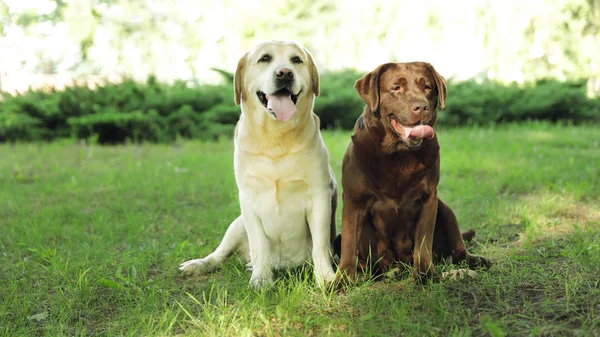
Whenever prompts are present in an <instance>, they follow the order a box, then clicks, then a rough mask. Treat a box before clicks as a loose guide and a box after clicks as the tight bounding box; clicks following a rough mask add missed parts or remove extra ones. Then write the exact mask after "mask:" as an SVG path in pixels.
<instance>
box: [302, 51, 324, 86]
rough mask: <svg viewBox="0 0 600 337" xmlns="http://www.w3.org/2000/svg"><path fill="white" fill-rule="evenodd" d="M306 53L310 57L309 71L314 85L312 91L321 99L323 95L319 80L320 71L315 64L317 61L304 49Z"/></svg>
mask: <svg viewBox="0 0 600 337" xmlns="http://www.w3.org/2000/svg"><path fill="white" fill-rule="evenodd" d="M304 52H305V53H306V56H307V57H308V71H309V73H310V82H311V83H312V91H313V93H314V94H315V96H317V97H319V94H320V93H321V84H320V79H319V69H317V65H316V64H315V60H314V59H313V56H312V55H311V53H310V52H309V51H308V49H306V48H304Z"/></svg>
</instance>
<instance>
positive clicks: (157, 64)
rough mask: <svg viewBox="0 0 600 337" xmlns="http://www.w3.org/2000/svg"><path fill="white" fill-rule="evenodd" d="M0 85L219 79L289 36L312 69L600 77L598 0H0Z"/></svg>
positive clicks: (505, 77) (520, 78) (521, 78)
mask: <svg viewBox="0 0 600 337" xmlns="http://www.w3.org/2000/svg"><path fill="white" fill-rule="evenodd" d="M0 18H1V19H0V76H1V77H0V88H1V89H2V90H4V91H14V90H22V89H25V88H27V87H28V86H33V87H36V86H40V85H42V84H51V85H56V86H59V87H60V86H63V85H65V84H68V83H69V82H70V81H71V79H73V78H81V77H87V78H88V79H91V80H92V81H93V79H94V78H99V77H103V78H111V79H114V80H118V79H119V78H121V77H122V76H129V77H133V78H134V79H139V80H143V79H145V78H146V77H147V76H148V75H149V74H155V75H156V76H157V77H158V79H159V80H161V81H166V82H170V81H173V80H176V79H183V80H195V81H198V82H200V83H206V82H212V81H217V80H220V77H219V75H218V74H216V73H215V72H214V71H211V70H210V69H211V68H213V67H216V68H221V69H225V70H227V71H233V70H234V66H235V64H236V62H237V60H238V59H239V57H240V56H241V55H242V54H243V52H245V51H246V50H248V49H249V48H250V47H251V46H252V45H254V44H256V43H257V42H260V41H262V40H268V39H289V40H296V41H299V42H301V43H302V44H304V45H305V46H306V47H308V48H309V49H310V50H311V51H312V52H313V54H314V56H315V58H316V60H317V64H318V65H319V67H320V68H321V70H322V71H326V70H339V69H343V68H353V69H357V70H360V71H366V70H370V69H373V68H375V67H376V66H377V65H378V64H379V63H382V62H387V61H428V62H431V63H432V64H434V66H435V67H436V68H437V69H438V70H439V71H440V73H442V74H443V75H444V76H445V77H447V78H453V79H455V80H462V79H468V78H482V79H483V78H489V79H496V80H500V81H503V82H512V81H516V82H518V83H524V82H527V81H531V80H535V79H540V78H548V77H550V78H555V79H559V80H564V79H569V78H588V79H589V81H588V86H589V88H588V89H589V90H592V91H594V90H595V91H597V90H599V89H600V88H598V87H597V86H598V81H597V79H598V78H600V62H599V61H600V0H502V1H497V0H480V1H473V0H458V1H447V0H430V1H398V0H390V1H386V0H374V1H334V0H294V1H288V0H252V1H250V0H247V1H232V0H224V1H214V0H211V1H207V0H200V1H198V0H162V1H161V0H127V1H116V0H114V1H113V0H96V1H92V0H26V1H25V0H0Z"/></svg>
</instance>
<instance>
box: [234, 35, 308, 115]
mask: <svg viewBox="0 0 600 337" xmlns="http://www.w3.org/2000/svg"><path fill="white" fill-rule="evenodd" d="M234 91H235V103H236V104H237V105H240V104H241V105H242V110H243V111H253V112H254V111H264V113H265V114H266V115H267V116H269V117H270V118H272V119H274V120H279V121H281V122H286V121H288V120H290V119H292V118H294V115H295V114H296V112H297V111H301V112H304V111H312V107H313V106H312V105H313V102H314V97H315V96H318V95H319V72H318V70H317V67H316V66H315V63H314V61H313V58H312V55H311V54H310V52H309V51H308V50H306V48H304V47H302V46H300V45H299V44H297V43H295V42H289V41H268V42H263V43H261V44H259V45H257V46H256V47H254V48H253V49H252V50H250V51H249V52H247V53H246V54H244V56H242V58H241V59H240V61H239V62H238V65H237V70H236V72H235V77H234Z"/></svg>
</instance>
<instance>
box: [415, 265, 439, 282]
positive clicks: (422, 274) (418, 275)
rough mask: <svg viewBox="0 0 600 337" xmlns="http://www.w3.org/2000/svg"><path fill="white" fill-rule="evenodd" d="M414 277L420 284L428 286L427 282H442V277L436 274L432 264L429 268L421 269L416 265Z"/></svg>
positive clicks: (422, 267) (421, 267) (423, 267)
mask: <svg viewBox="0 0 600 337" xmlns="http://www.w3.org/2000/svg"><path fill="white" fill-rule="evenodd" d="M413 277H414V278H415V280H416V281H417V282H418V283H420V284H427V282H429V281H431V282H439V281H440V277H439V275H438V274H437V273H436V272H435V269H434V268H433V265H432V264H430V265H429V266H420V267H419V266H418V265H416V266H415V267H414V268H413Z"/></svg>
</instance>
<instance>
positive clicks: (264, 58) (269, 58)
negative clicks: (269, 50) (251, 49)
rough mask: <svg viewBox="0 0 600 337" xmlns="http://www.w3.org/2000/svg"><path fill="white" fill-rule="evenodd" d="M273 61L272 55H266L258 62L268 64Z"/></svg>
mask: <svg viewBox="0 0 600 337" xmlns="http://www.w3.org/2000/svg"><path fill="white" fill-rule="evenodd" d="M270 61H271V55H269V54H264V55H263V56H261V57H260V59H259V60H258V62H264V63H268V62H270Z"/></svg>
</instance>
